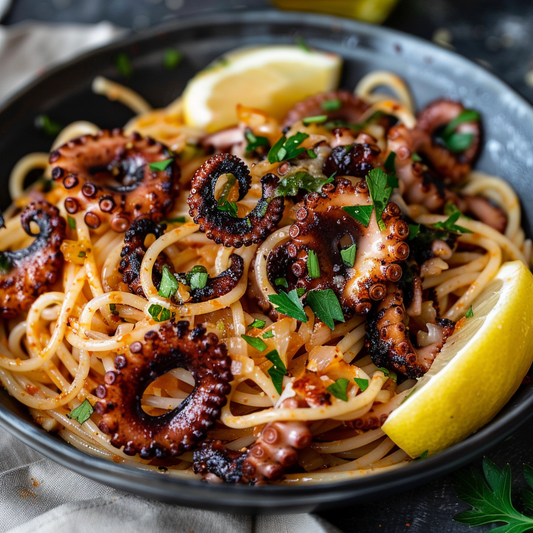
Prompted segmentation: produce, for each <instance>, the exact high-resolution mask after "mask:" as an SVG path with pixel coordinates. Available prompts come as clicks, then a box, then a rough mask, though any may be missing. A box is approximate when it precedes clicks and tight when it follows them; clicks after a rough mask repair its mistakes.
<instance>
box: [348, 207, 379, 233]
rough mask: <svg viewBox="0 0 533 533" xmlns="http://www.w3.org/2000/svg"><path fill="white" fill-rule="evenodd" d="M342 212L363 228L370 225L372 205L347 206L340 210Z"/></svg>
mask: <svg viewBox="0 0 533 533" xmlns="http://www.w3.org/2000/svg"><path fill="white" fill-rule="evenodd" d="M342 210H343V211H346V213H348V214H349V215H350V216H351V217H353V218H355V220H357V221H358V222H361V224H363V226H364V227H365V228H367V227H368V224H370V218H371V216H372V211H373V210H374V206H373V205H354V206H347V207H343V208H342Z"/></svg>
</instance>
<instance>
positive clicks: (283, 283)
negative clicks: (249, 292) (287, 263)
mask: <svg viewBox="0 0 533 533" xmlns="http://www.w3.org/2000/svg"><path fill="white" fill-rule="evenodd" d="M274 284H275V285H276V286H278V287H285V288H287V287H288V286H289V284H288V283H287V280H286V279H285V278H276V279H275V281H274Z"/></svg>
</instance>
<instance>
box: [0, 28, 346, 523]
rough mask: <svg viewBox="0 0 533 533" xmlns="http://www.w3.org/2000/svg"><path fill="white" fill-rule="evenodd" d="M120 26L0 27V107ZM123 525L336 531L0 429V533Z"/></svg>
mask: <svg viewBox="0 0 533 533" xmlns="http://www.w3.org/2000/svg"><path fill="white" fill-rule="evenodd" d="M124 32H125V30H122V29H120V28H116V27H115V26H113V25H111V24H110V23H108V22H101V23H99V24H96V25H81V24H69V25H53V24H41V23H33V22H29V23H23V24H20V25H17V26H10V27H5V26H0V105H1V104H2V102H3V101H5V99H6V98H7V97H8V96H10V95H12V94H13V92H15V91H16V90H17V89H19V88H20V87H22V86H23V85H25V84H26V83H28V82H29V81H31V80H32V79H34V78H35V77H36V76H38V75H39V73H40V72H41V71H42V70H43V69H46V68H48V67H50V66H52V65H54V64H57V63H60V62H61V61H65V60H67V59H70V58H72V57H74V56H75V55H77V54H79V53H81V52H83V51H87V50H89V49H90V48H94V47H97V46H101V45H103V44H105V43H106V42H109V41H110V40H112V39H114V38H116V37H118V36H120V35H121V34H123V33H124ZM72 118H73V119H75V118H76V117H72ZM250 490H253V488H250ZM123 531H127V532H128V533H146V532H149V533H191V532H194V533H340V532H339V530H338V529H336V528H335V527H333V526H332V525H330V524H328V523H327V522H325V521H324V520H322V519H321V518H320V517H316V516H313V515H310V514H296V515H278V516H257V517H251V516H243V515H228V514H222V513H215V512H210V511H200V510H197V509H188V508H186V507H178V506H174V505H168V504H164V503H160V502H157V501H151V500H146V499H144V498H141V497H139V496H133V495H131V494H127V493H124V492H121V491H118V490H115V489H112V488H110V487H107V486H105V485H101V484H100V483H97V482H95V481H92V480H90V479H88V478H85V477H83V476H80V475H79V474H76V473H74V472H71V471H70V470H68V469H66V468H64V467H62V466H60V465H58V464H56V463H55V462H53V461H51V460H49V459H47V458H46V457H44V456H42V455H41V454H39V453H37V452H36V451H34V450H32V449H31V448H29V447H28V446H26V445H25V444H23V443H22V442H20V441H18V440H17V439H16V438H15V437H13V436H11V435H10V434H9V433H8V432H7V431H6V430H5V429H3V428H1V427H0V533H28V532H31V533H95V532H98V533H121V532H123Z"/></svg>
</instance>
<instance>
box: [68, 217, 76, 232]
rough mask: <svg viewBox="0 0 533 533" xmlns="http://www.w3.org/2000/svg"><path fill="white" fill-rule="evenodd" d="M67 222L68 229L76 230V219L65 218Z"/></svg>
mask: <svg viewBox="0 0 533 533" xmlns="http://www.w3.org/2000/svg"><path fill="white" fill-rule="evenodd" d="M67 222H68V227H69V228H70V229H76V219H75V218H72V217H69V216H67Z"/></svg>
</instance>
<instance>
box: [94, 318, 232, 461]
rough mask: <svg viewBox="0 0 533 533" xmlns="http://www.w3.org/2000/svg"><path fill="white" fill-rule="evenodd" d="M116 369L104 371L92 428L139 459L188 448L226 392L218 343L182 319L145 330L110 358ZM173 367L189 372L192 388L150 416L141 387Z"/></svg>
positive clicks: (227, 374) (226, 367) (225, 365)
mask: <svg viewBox="0 0 533 533" xmlns="http://www.w3.org/2000/svg"><path fill="white" fill-rule="evenodd" d="M115 366H116V368H117V371H116V372H112V371H110V372H107V374H106V375H105V385H99V386H98V387H97V389H96V391H95V394H96V396H98V397H99V398H101V400H100V401H99V402H97V403H96V404H95V410H96V412H97V413H99V414H101V415H102V419H101V421H100V422H99V424H98V427H99V428H100V430H101V431H103V432H104V433H107V434H109V435H111V444H113V445H114V446H116V447H120V446H124V453H125V454H127V455H135V454H136V453H138V454H139V455H140V457H141V458H143V459H148V458H150V457H154V456H155V457H158V458H163V457H167V456H176V455H178V454H181V453H183V452H185V451H187V450H190V449H192V448H194V447H195V446H196V445H197V444H198V442H200V441H201V440H202V439H203V438H204V437H205V434H206V432H207V431H208V430H209V429H210V428H211V427H212V426H213V425H214V423H215V421H216V420H217V419H218V418H219V416H220V410H221V408H222V407H223V406H224V405H225V404H226V395H227V394H228V393H229V391H230V390H231V387H230V384H229V383H230V381H232V379H233V376H232V374H231V370H230V367H231V359H230V357H229V356H228V355H227V352H226V348H225V346H224V345H222V344H219V343H218V337H217V336H216V335H215V334H213V333H208V334H206V330H205V327H204V326H202V325H198V326H196V327H195V328H194V329H192V330H190V329H189V323H188V322H186V321H179V322H175V321H174V320H171V321H169V322H166V323H165V324H163V325H162V326H161V327H160V328H159V329H158V330H153V331H149V332H148V333H147V334H146V335H145V337H144V342H138V341H137V342H134V343H132V344H131V345H130V347H129V350H128V351H127V352H126V353H125V354H124V355H119V356H117V358H116V359H115ZM173 368H185V369H187V370H189V371H190V372H191V373H192V375H193V377H194V379H195V381H196V383H195V387H194V390H193V391H192V392H191V394H189V396H188V397H187V398H186V399H185V400H184V401H183V402H182V404H181V405H180V406H179V407H177V408H176V409H174V410H172V411H169V412H168V413H166V414H163V415H161V416H150V415H148V414H147V413H146V412H145V411H144V410H143V409H142V407H141V398H142V395H143V392H144V390H145V389H146V387H147V386H148V385H149V384H150V383H151V382H153V381H154V380H155V379H157V378H158V377H159V376H161V375H163V374H165V373H166V372H168V371H169V370H172V369H173Z"/></svg>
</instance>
